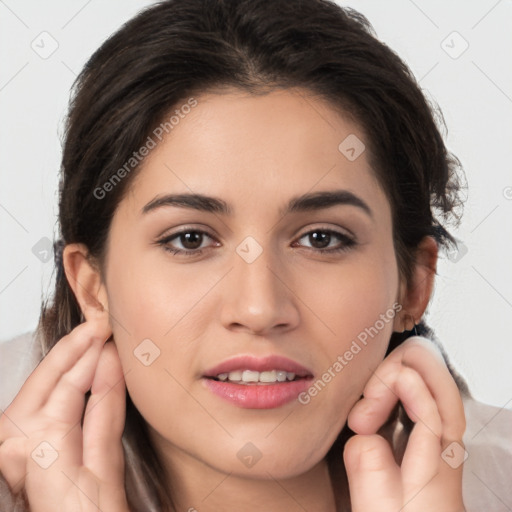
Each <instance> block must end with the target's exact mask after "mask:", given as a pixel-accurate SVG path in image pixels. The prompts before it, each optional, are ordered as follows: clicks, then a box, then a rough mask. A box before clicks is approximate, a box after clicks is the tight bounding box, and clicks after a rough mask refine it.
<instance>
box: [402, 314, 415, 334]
mask: <svg viewBox="0 0 512 512" xmlns="http://www.w3.org/2000/svg"><path fill="white" fill-rule="evenodd" d="M407 318H411V319H412V326H411V328H410V329H408V328H407V322H406V321H405V320H404V330H403V331H402V332H405V331H412V329H414V335H415V336H418V330H417V329H416V320H415V319H414V317H413V316H412V315H410V314H407Z"/></svg>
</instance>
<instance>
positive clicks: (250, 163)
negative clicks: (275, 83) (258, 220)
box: [129, 89, 389, 214]
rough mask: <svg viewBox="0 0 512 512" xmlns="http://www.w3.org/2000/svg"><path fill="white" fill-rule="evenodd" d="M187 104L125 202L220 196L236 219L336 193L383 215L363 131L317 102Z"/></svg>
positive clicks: (265, 99)
mask: <svg viewBox="0 0 512 512" xmlns="http://www.w3.org/2000/svg"><path fill="white" fill-rule="evenodd" d="M194 100H195V101H196V102H197V103H196V104H195V106H194V107H193V108H186V109H183V110H180V106H179V105H177V106H175V108H174V111H173V113H175V114H176V115H175V116H174V118H173V124H172V127H170V124H168V125H167V128H168V130H167V132H165V130H164V132H165V135H164V136H163V138H162V141H161V142H159V143H158V144H157V145H156V147H155V148H154V149H152V150H151V152H150V153H149V154H148V156H147V157H146V158H145V160H144V162H143V164H142V166H141V169H140V170H139V172H138V174H137V176H136V177H135V179H134V180H133V183H132V185H131V193H130V194H129V196H130V198H131V199H130V200H131V202H132V203H133V202H135V203H137V205H138V206H140V205H141V204H142V203H143V202H144V204H146V202H148V201H150V200H151V199H152V198H154V197H155V196H156V195H158V194H162V193H169V192H180V193H192V192H193V193H201V194H205V195H210V196H220V197H223V198H225V199H226V201H227V202H229V203H230V204H232V205H233V206H234V213H235V214H236V209H237V205H239V206H240V205H244V204H245V205H247V204H249V203H251V204H253V205H258V204H259V205H262V204H264V205H266V206H267V207H268V206H269V205H271V204H275V206H276V208H282V206H283V202H284V201H283V197H287V198H288V197H296V196H298V195H301V194H304V193H306V192H314V191H316V190H319V191H320V190H330V189H340V188H343V189H345V190H349V191H351V192H353V193H357V195H359V196H362V197H363V198H364V199H365V201H366V202H370V203H372V204H373V206H372V209H376V210H381V212H380V214H382V213H383V212H384V211H386V210H388V208H389V205H388V203H387V199H386V198H385V196H384V192H383V191H382V189H381V187H380V186H379V184H378V182H377V180H376V178H375V175H374V172H373V171H372V169H371V168H370V165H369V162H368V155H367V151H366V150H365V139H366V136H365V134H364V132H363V130H362V129H361V128H360V127H359V126H358V125H357V124H356V123H355V122H354V121H353V120H352V119H351V118H350V117H349V116H345V115H342V114H341V113H340V110H339V109H336V108H334V107H333V106H332V105H330V104H329V103H328V102H326V101H325V100H323V99H320V98H318V97H314V96H312V95H311V94H310V93H308V92H306V91H304V90H301V89H284V90H274V91H272V92H269V93H266V94H261V95H251V94H248V93H244V92H241V91H239V90H234V89H224V90H220V91H216V92H210V93H208V94H202V95H199V96H196V97H194ZM186 103H187V100H184V102H183V104H184V105H185V104H186ZM189 103H190V102H189ZM176 110H178V112H176ZM173 113H170V114H169V119H170V118H171V116H172V114H173ZM164 122H165V121H164ZM132 206H134V205H132Z"/></svg>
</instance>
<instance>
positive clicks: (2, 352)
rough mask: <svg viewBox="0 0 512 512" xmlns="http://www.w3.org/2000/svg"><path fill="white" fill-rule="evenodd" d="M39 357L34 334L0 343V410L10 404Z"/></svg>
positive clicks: (39, 353)
mask: <svg viewBox="0 0 512 512" xmlns="http://www.w3.org/2000/svg"><path fill="white" fill-rule="evenodd" d="M41 357H42V355H41V344H40V342H39V339H38V337H37V334H36V332H26V333H23V334H20V335H19V336H16V337H14V338H11V339H9V340H5V341H1V342H0V409H2V410H4V409H6V408H7V406H8V405H9V404H10V403H11V401H12V400H13V398H14V397H15V396H16V394H17V393H18V391H19V389H20V388H21V386H22V385H23V383H24V382H25V380H26V379H27V377H28V376H29V375H30V374H31V373H32V371H33V370H34V368H35V367H36V366H37V365H38V363H39V361H40V360H41Z"/></svg>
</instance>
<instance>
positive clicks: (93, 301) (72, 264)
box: [62, 244, 109, 325]
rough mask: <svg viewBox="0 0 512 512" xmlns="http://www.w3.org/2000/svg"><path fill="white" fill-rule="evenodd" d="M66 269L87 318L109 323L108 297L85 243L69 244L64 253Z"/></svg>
mask: <svg viewBox="0 0 512 512" xmlns="http://www.w3.org/2000/svg"><path fill="white" fill-rule="evenodd" d="M62 262H63V264H64V271H65V273H66V278H67V280H68V283H69V285H70V286H71V289H72V290H73V293H74V294H75V297H76V300H77V302H78V304H79V305H80V309H81V310H82V314H83V315H84V317H85V319H86V320H92V319H98V320H101V321H102V322H106V324H105V325H109V316H108V298H107V291H106V288H105V285H104V283H103V281H102V278H101V275H100V271H99V269H98V268H96V266H95V265H94V263H93V262H92V261H91V258H90V257H89V251H88V250H87V247H86V246H85V245H83V244H68V245H66V247H64V251H63V253H62Z"/></svg>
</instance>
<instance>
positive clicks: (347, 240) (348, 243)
mask: <svg viewBox="0 0 512 512" xmlns="http://www.w3.org/2000/svg"><path fill="white" fill-rule="evenodd" d="M317 232H320V233H328V234H329V235H334V236H336V237H338V238H339V239H341V240H342V242H343V245H342V246H341V247H337V248H335V249H332V248H331V249H315V248H310V247H306V249H308V250H311V251H313V252H316V253H320V254H336V253H341V252H345V251H348V250H350V249H351V248H353V247H355V246H356V245H357V242H356V240H355V239H354V238H351V237H350V236H348V235H346V234H344V233H340V232H338V231H333V230H332V229H322V228H316V229H313V230H311V231H308V232H306V233H304V234H302V235H301V236H300V237H299V238H298V240H300V239H302V238H304V237H305V236H308V235H310V234H312V233H317ZM186 233H198V234H201V235H206V236H208V237H209V238H211V239H214V237H213V236H212V235H210V233H208V232H207V231H203V230H201V229H184V230H183V231H178V232H176V233H173V234H171V235H168V236H165V237H164V238H161V239H160V240H157V241H156V243H157V244H158V245H160V246H162V248H163V249H164V250H165V251H168V252H170V253H172V254H173V255H175V256H176V255H182V256H185V257H190V256H198V255H200V254H202V253H203V252H204V250H205V248H203V249H187V250H184V249H173V248H172V247H169V245H168V244H169V242H171V241H172V240H174V239H175V238H179V237H180V235H184V234H186Z"/></svg>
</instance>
